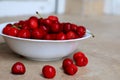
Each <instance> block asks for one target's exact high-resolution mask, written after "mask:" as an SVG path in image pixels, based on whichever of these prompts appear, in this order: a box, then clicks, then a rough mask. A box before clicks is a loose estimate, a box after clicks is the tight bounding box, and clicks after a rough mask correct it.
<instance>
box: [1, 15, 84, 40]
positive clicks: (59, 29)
mask: <svg viewBox="0 0 120 80" xmlns="http://www.w3.org/2000/svg"><path fill="white" fill-rule="evenodd" d="M2 33H4V34H6V35H10V36H14V37H19V38H27V39H40V40H68V39H76V38H82V37H83V36H84V35H85V33H86V28H85V27H84V26H81V25H79V26H78V25H76V24H74V23H70V22H60V21H59V19H58V17H57V16H53V15H50V16H48V17H47V18H42V17H41V18H38V17H36V16H31V17H29V18H28V19H27V20H20V21H18V22H15V23H13V24H12V23H9V24H7V25H6V26H5V27H4V29H3V31H2Z"/></svg>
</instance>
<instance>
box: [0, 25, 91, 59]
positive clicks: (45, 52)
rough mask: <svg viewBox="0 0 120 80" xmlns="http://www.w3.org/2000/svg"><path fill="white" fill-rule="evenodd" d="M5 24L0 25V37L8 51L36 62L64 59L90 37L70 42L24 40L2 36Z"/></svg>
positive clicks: (88, 35) (86, 35) (86, 36)
mask: <svg viewBox="0 0 120 80" xmlns="http://www.w3.org/2000/svg"><path fill="white" fill-rule="evenodd" d="M6 24H8V23H3V24H0V35H1V36H2V37H3V38H4V40H5V42H6V43H7V45H8V46H9V47H10V49H11V50H13V51H14V52H15V53H17V54H19V55H22V56H24V57H26V58H28V59H31V60H37V61H52V60H59V59H61V58H63V57H66V56H68V55H70V54H72V53H73V52H74V51H75V50H76V49H77V48H78V46H79V43H80V42H81V40H84V39H87V38H89V37H91V34H89V33H86V34H85V36H84V37H82V38H78V39H71V40H35V39H24V38H18V37H12V36H8V35H5V34H2V30H3V28H4V27H5V25H6ZM87 31H88V30H87Z"/></svg>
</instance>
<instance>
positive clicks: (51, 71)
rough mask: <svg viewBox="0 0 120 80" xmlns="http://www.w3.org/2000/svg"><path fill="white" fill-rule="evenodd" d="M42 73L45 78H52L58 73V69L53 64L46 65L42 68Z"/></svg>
mask: <svg viewBox="0 0 120 80" xmlns="http://www.w3.org/2000/svg"><path fill="white" fill-rule="evenodd" d="M42 74H43V76H44V77H45V78H48V79H51V78H54V77H55V75H56V69H55V68H54V67H53V66H51V65H45V66H44V67H43V68H42Z"/></svg>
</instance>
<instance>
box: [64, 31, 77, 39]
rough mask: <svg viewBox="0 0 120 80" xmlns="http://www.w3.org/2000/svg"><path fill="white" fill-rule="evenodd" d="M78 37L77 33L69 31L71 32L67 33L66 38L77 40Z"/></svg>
mask: <svg viewBox="0 0 120 80" xmlns="http://www.w3.org/2000/svg"><path fill="white" fill-rule="evenodd" d="M76 35H77V34H76V33H75V32H73V31H69V32H67V34H66V37H67V39H75V38H76Z"/></svg>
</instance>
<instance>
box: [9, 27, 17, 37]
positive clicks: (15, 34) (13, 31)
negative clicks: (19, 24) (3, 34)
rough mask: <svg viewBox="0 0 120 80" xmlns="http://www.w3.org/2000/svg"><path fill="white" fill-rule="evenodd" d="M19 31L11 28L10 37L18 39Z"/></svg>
mask: <svg viewBox="0 0 120 80" xmlns="http://www.w3.org/2000/svg"><path fill="white" fill-rule="evenodd" d="M18 32H19V30H18V29H17V28H15V27H11V28H10V30H8V35H10V36H14V37H16V36H17V34H18Z"/></svg>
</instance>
